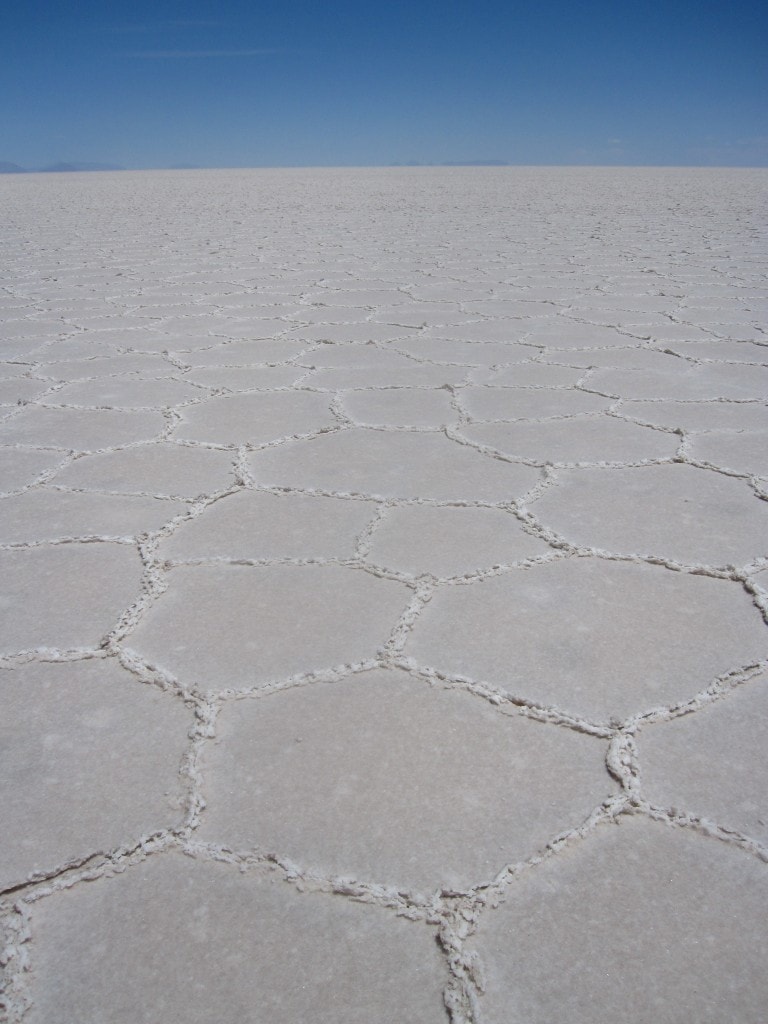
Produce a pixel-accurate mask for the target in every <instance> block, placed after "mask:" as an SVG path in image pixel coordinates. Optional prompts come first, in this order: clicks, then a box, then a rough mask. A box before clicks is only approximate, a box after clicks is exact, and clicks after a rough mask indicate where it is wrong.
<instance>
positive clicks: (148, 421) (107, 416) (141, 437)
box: [0, 405, 165, 452]
mask: <svg viewBox="0 0 768 1024" xmlns="http://www.w3.org/2000/svg"><path fill="white" fill-rule="evenodd" d="M164 424H165V420H164V419H163V415H162V413H160V412H153V411H149V410H145V411H141V412H139V411H137V410H134V409H120V410H118V409H51V408H46V407H45V406H40V405H27V406H25V407H24V408H23V409H22V410H21V411H20V412H19V413H18V415H17V416H14V417H12V418H11V419H9V420H5V421H4V422H3V423H0V442H5V443H6V444H7V443H9V442H11V443H13V444H28V445H40V446H47V447H50V448H72V449H74V450H76V451H83V452H85V451H99V450H100V449H102V448H111V447H112V446H114V445H118V444H129V443H131V442H134V441H149V440H151V439H152V438H153V437H155V436H157V435H158V434H159V433H160V431H161V430H162V429H163V426H164Z"/></svg>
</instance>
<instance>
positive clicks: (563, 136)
mask: <svg viewBox="0 0 768 1024" xmlns="http://www.w3.org/2000/svg"><path fill="white" fill-rule="evenodd" d="M13 6H14V7H15V9H11V5H10V4H7V5H5V13H4V14H2V15H0V160H8V161H13V162H15V163H19V164H22V165H25V166H41V165H44V164H47V163H53V162H55V161H59V160H64V161H70V160H71V161H75V160H76V161H85V160H92V161H102V162H111V163H116V164H122V165H124V166H126V167H164V166H171V165H179V164H195V165H200V166H219V167H247V166H261V165H268V166H269V165H272V166H274V165H277V166H280V165H299V166H302V165H310V166H311V165H355V164H368V165H380V164H392V163H408V162H417V163H444V162H464V161H467V162H470V161H484V160H499V161H505V162H509V163H521V164H704V165H708V164H714V165H733V166H750V165H751V166H756V165H759V166H766V165H768V59H766V53H768V5H766V4H765V3H764V2H763V3H757V2H754V3H748V2H742V0H734V2H733V3H725V2H719V3H716V2H710V0H698V2H693V0H691V2H683V0H666V2H657V0H651V2H643V0H634V2H628V0H584V2H581V3H580V2H579V0H568V2H566V0H540V2H533V0H525V2H520V3H518V2H515V0H473V2H472V0H439V2H438V0H408V2H406V0H386V2H380V3H373V2H370V0H357V2H349V0H339V2H333V0H327V2H320V0H314V2H313V0H272V2H270V3H266V2H259V0H250V2H245V0H220V2H218V3H215V4H214V3H212V2H207V0H187V2H184V3H180V2H173V0H154V2H147V0H137V2H133V3H131V4H127V3H117V2H109V0H107V2H105V0H98V2H94V0H80V2H77V0H74V2H65V0H58V2H56V3H53V2H50V0H49V2H41V0H19V2H18V3H16V4H15V5H13Z"/></svg>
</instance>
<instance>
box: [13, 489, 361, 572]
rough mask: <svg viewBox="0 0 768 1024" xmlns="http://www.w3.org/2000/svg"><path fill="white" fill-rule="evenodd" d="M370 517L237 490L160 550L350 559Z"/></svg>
mask: <svg viewBox="0 0 768 1024" xmlns="http://www.w3.org/2000/svg"><path fill="white" fill-rule="evenodd" d="M1 508H2V504H0V509H1ZM372 515H373V506H372V505H371V503H370V502H367V501H350V500H348V499H347V500H345V499H344V498H325V497H323V496H321V495H317V494H314V495H309V494H270V493H269V492H268V491H238V492H237V493H236V494H230V495H227V496H226V497H225V498H222V499H221V500H219V501H216V502H214V504H212V505H209V506H208V507H207V508H206V509H205V511H204V512H203V514H202V515H200V516H197V518H195V519H191V520H188V521H187V522H185V523H183V524H182V525H181V526H180V527H179V528H178V529H177V530H176V531H175V533H173V534H172V535H171V536H170V537H169V538H168V539H167V540H165V541H164V542H163V543H162V547H161V551H162V556H163V557H164V558H173V559H185V558H211V557H216V556H224V557H227V558H281V557H284V558H351V557H352V555H353V553H354V548H355V539H356V537H357V535H358V534H359V533H360V532H361V531H362V530H363V529H364V527H365V526H366V525H367V523H368V522H369V520H370V519H371V517H372Z"/></svg>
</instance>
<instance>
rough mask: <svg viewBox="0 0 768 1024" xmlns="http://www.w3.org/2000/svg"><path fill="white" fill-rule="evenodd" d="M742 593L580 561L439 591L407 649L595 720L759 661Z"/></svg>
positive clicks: (761, 637)
mask: <svg viewBox="0 0 768 1024" xmlns="http://www.w3.org/2000/svg"><path fill="white" fill-rule="evenodd" d="M766 639H768V634H766V629H765V625H764V623H763V621H762V619H761V617H760V614H759V613H758V611H757V609H756V608H755V607H754V606H753V605H752V602H751V601H750V599H749V597H748V596H747V594H746V593H745V592H744V590H743V589H742V588H741V587H740V586H739V585H738V584H735V583H731V582H730V581H726V580H715V579H712V578H711V577H706V576H698V575H690V574H683V573H677V572H672V571H671V570H669V569H664V568H662V567H659V566H649V565H644V564H637V563H633V562H612V561H604V560H601V559H587V558H575V559H567V560H565V561H558V562H550V563H546V564H542V565H536V566H534V567H533V568H530V569H519V570H516V571H513V572H511V573H509V574H506V575H504V576H497V577H493V578H491V579H485V580H481V581H479V582H476V583H473V584H472V585H471V586H448V587H443V588H442V589H440V590H438V592H437V593H436V594H435V595H434V597H433V598H432V600H431V601H430V602H429V604H427V605H426V606H425V608H424V609H423V611H422V613H421V615H420V617H419V619H418V620H417V622H416V625H415V626H414V627H413V632H412V634H411V636H410V638H409V640H408V642H407V643H406V647H405V651H406V654H409V655H411V656H412V657H414V658H416V660H417V661H419V662H421V663H422V664H425V665H433V666H435V667H436V668H438V669H443V670H445V671H447V672H450V673H457V674H461V675H467V676H470V677H472V678H473V679H476V680H485V681H488V682H490V683H492V684H493V685H494V686H496V687H498V688H499V689H501V690H504V691H508V692H511V693H513V694H515V695H517V696H521V697H526V698H528V699H530V700H533V701H536V702H537V703H539V704H544V705H556V706H557V707H559V708H561V709H563V710H565V711H568V712H571V713H576V714H579V715H582V716H584V717H586V718H588V719H591V720H593V721H607V720H609V719H611V718H625V717H626V716H628V715H629V714H631V713H632V712H633V711H641V710H643V709H645V708H646V707H649V706H650V707H654V706H658V705H667V704H672V703H674V702H676V701H678V700H681V699H683V698H685V697H688V696H691V695H692V694H693V693H696V692H698V691H699V690H702V689H704V687H706V686H708V685H709V684H710V683H711V682H712V681H713V679H714V678H715V677H716V676H717V675H718V674H719V673H721V672H725V671H727V670H729V669H732V668H734V667H736V666H739V665H742V664H749V663H751V662H754V661H756V660H759V659H760V658H761V657H762V656H763V652H764V650H765V644H766Z"/></svg>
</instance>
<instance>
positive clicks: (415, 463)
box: [249, 429, 538, 502]
mask: <svg viewBox="0 0 768 1024" xmlns="http://www.w3.org/2000/svg"><path fill="white" fill-rule="evenodd" d="M249 461H250V465H251V469H252V472H253V474H254V476H255V478H256V481H257V483H259V484H267V485H275V486H278V487H285V486H289V487H302V488H318V489H322V490H328V491H337V492H340V493H360V494H371V495H377V496H381V497H396V498H419V497H421V498H431V499H436V500H438V501H451V500H462V499H463V500H469V501H489V502H495V501H510V500H512V499H514V498H516V497H519V496H520V495H521V494H524V493H525V491H527V490H528V489H529V488H530V487H532V486H533V484H534V483H535V482H536V480H537V479H538V471H537V470H535V469H532V468H531V467H529V466H520V465H513V464H511V463H508V462H501V461H499V460H498V459H493V458H489V457H487V456H484V455H482V454H480V453H479V452H476V451H473V450H472V449H471V448H468V447H467V446H465V445H461V444H458V443H457V442H455V441H449V440H448V438H447V437H445V436H444V435H443V434H431V433H430V434H426V433H407V432H403V431H377V430H364V429H350V430H343V431H340V432H338V433H335V434H328V435H324V436H321V437H316V438H313V439H312V440H310V441H299V442H293V443H289V444H284V445H281V446H280V447H279V448H273V449H269V450H265V451H260V452H255V453H254V454H253V455H251V456H250V459H249Z"/></svg>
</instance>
